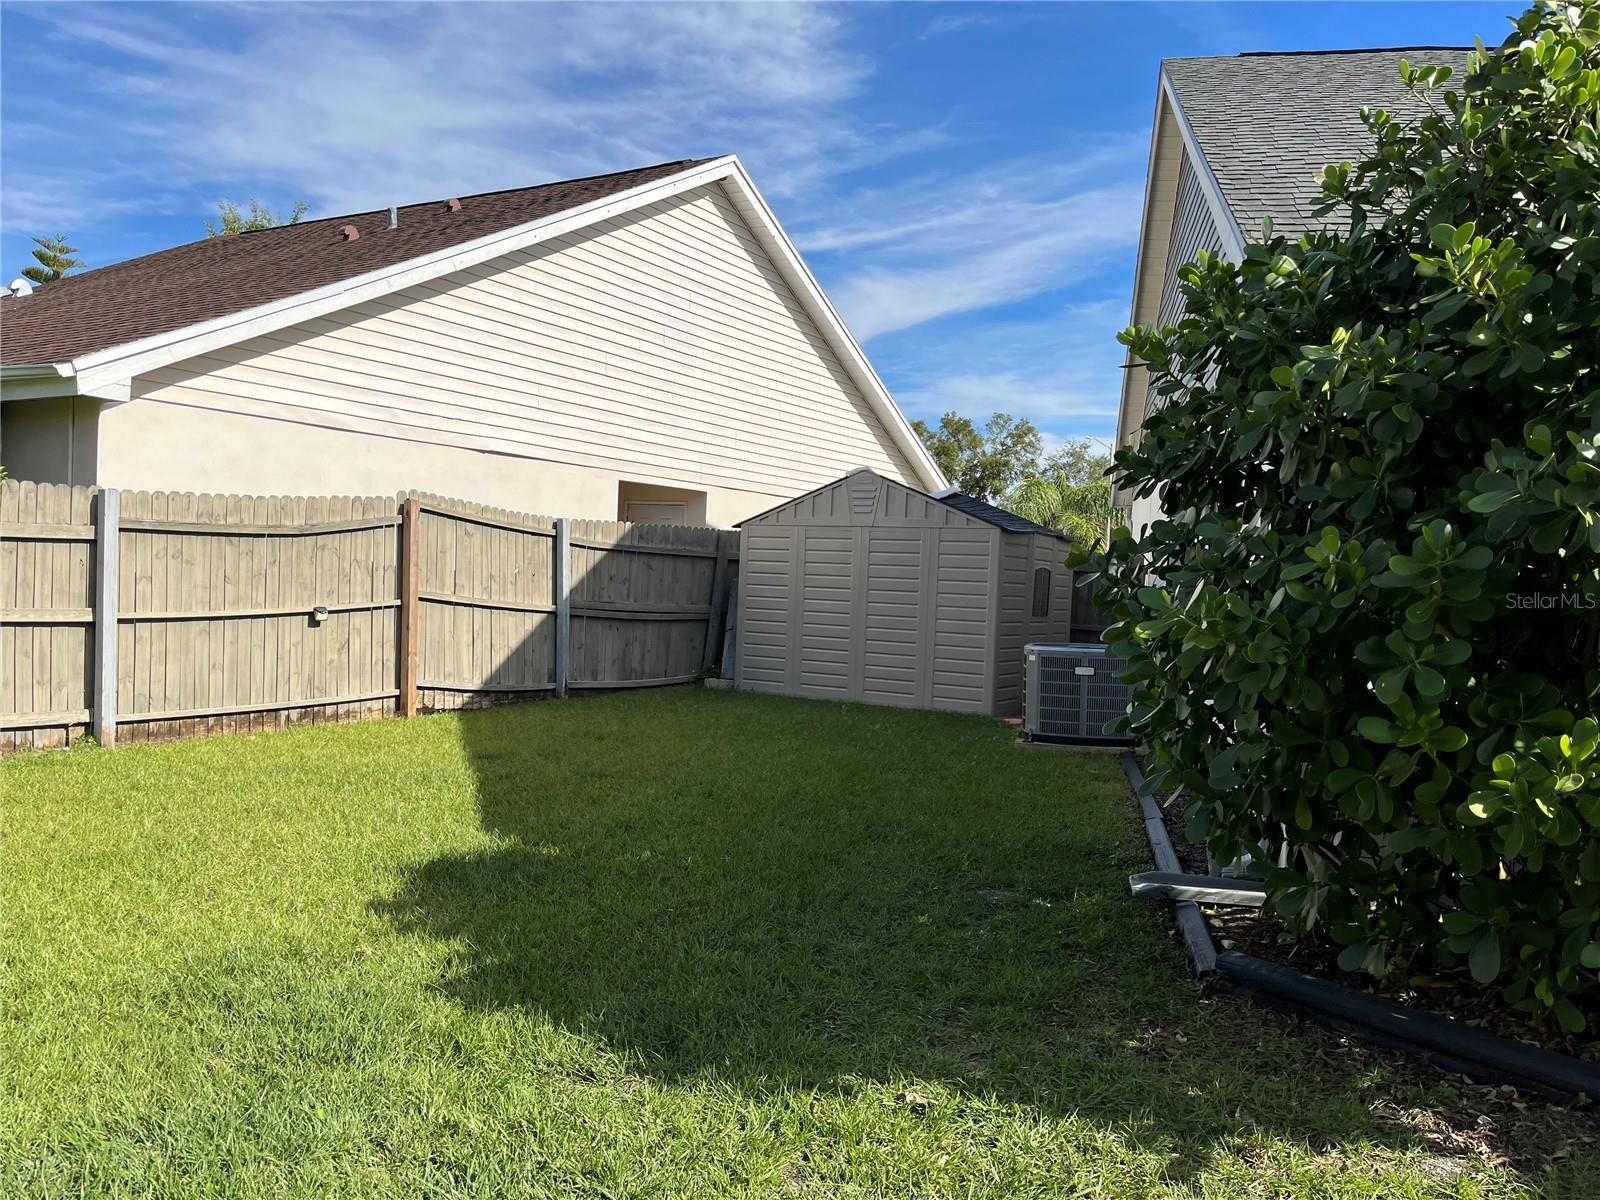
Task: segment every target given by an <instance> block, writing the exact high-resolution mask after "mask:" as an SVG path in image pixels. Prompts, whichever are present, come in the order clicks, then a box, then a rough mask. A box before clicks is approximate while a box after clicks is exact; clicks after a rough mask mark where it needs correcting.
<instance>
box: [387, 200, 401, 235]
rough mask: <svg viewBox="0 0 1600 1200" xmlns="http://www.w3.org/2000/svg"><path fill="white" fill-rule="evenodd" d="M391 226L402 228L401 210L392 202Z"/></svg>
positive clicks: (390, 210)
mask: <svg viewBox="0 0 1600 1200" xmlns="http://www.w3.org/2000/svg"><path fill="white" fill-rule="evenodd" d="M389 228H390V229H399V228H400V210H399V209H397V208H395V206H394V205H392V204H391V205H389Z"/></svg>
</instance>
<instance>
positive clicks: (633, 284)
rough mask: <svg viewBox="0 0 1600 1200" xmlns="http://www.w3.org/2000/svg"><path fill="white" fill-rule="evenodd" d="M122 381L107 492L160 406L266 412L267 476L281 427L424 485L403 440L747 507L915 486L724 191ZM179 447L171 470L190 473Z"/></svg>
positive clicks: (191, 481)
mask: <svg viewBox="0 0 1600 1200" xmlns="http://www.w3.org/2000/svg"><path fill="white" fill-rule="evenodd" d="M378 236H381V234H380V235H378ZM133 394H134V397H135V399H134V402H133V403H132V404H130V405H128V406H125V410H124V411H125V413H126V419H123V417H122V416H121V415H120V414H119V419H118V425H119V427H120V430H119V432H120V433H125V434H126V435H127V436H126V437H120V436H119V438H118V439H117V442H118V445H119V446H120V447H121V448H120V449H118V450H117V451H116V455H117V458H118V461H117V462H114V463H110V464H107V470H106V471H105V472H103V473H104V474H106V475H107V478H108V481H109V482H112V483H117V482H119V481H118V480H117V479H116V478H114V476H115V474H116V470H117V468H118V467H119V466H120V467H125V468H127V469H128V470H130V471H131V470H133V469H135V464H137V463H139V462H141V461H144V460H145V459H147V458H148V456H150V455H155V456H157V457H158V458H159V457H162V456H163V455H164V451H163V449H162V445H161V444H160V443H157V442H155V439H148V441H150V442H152V443H155V444H144V440H143V439H141V438H140V436H139V431H140V429H141V426H142V422H141V420H139V419H138V417H137V414H138V411H139V410H140V409H141V408H148V407H149V406H155V405H162V406H183V407H184V409H185V410H187V411H194V410H209V411H212V412H227V413H231V414H244V415H245V416H248V417H252V418H268V419H269V420H268V421H261V420H257V421H254V422H252V426H253V430H254V432H253V434H252V440H253V441H255V443H256V445H255V453H254V457H253V461H255V462H257V463H259V464H260V466H259V470H260V471H261V472H262V473H263V474H265V475H269V476H270V475H271V474H272V473H273V472H274V470H275V468H278V467H283V468H289V469H293V468H295V467H296V466H297V463H296V462H295V461H293V460H294V459H295V458H297V457H298V456H299V455H300V454H302V453H303V447H299V448H296V449H293V450H291V449H289V447H291V446H292V445H294V443H293V440H292V439H290V438H287V437H285V436H283V435H281V434H280V433H279V432H278V428H277V426H278V425H279V424H283V425H303V426H311V427H314V428H317V429H323V430H342V431H347V432H353V433H357V434H368V435H378V436H381V437H383V438H387V439H394V440H393V441H390V442H389V443H388V445H389V447H390V450H389V452H388V454H387V455H386V457H387V458H389V459H391V460H392V461H393V462H394V467H395V471H396V473H397V477H396V478H395V479H393V480H391V481H387V482H389V483H392V484H393V486H395V487H402V486H416V485H417V483H418V482H419V481H418V480H417V479H415V478H411V477H408V478H404V479H401V478H398V473H399V472H400V471H402V470H403V469H404V468H405V467H406V465H407V462H408V460H409V459H410V458H411V453H410V452H409V451H407V450H406V449H405V446H404V443H412V444H418V445H431V446H444V447H450V448H455V449H463V450H469V451H488V452H491V453H493V454H495V455H503V456H511V457H512V458H514V459H520V460H540V461H545V462H556V463H560V464H565V465H570V466H580V467H586V468H592V469H595V470H597V471H602V472H609V473H611V474H612V475H613V476H614V477H621V478H627V479H632V480H638V481H641V482H647V483H659V484H663V485H667V486H678V487H689V488H696V487H698V488H703V489H705V490H707V491H708V492H710V491H712V490H716V489H721V490H731V491H737V492H740V493H744V494H746V495H748V496H750V497H752V498H753V499H752V500H751V502H750V508H757V507H760V504H759V503H758V502H757V501H758V499H759V498H766V497H775V496H788V495H794V494H795V493H796V492H797V491H801V490H804V489H807V488H812V487H816V486H817V485H819V484H821V483H824V482H825V481H827V480H829V479H833V478H837V477H838V475H839V474H840V473H841V472H842V471H845V470H848V469H849V468H851V467H853V466H858V465H866V466H869V467H872V468H873V469H874V470H877V471H879V472H880V473H882V474H884V475H886V476H888V477H891V478H895V479H906V480H910V479H914V478H915V475H914V472H913V469H912V468H911V466H910V464H909V463H908V462H907V461H906V459H905V458H904V456H903V455H902V454H901V453H900V451H899V450H898V449H897V448H896V447H895V446H894V445H893V443H892V440H891V438H890V436H889V434H888V433H887V431H886V430H885V429H884V427H883V425H882V423H881V421H880V420H879V418H878V416H877V415H876V413H875V412H874V411H873V410H872V409H871V407H870V406H869V404H868V402H867V401H866V399H865V398H864V397H863V396H862V395H861V393H860V392H859V390H858V389H857V388H856V387H855V385H854V384H853V383H852V382H851V381H850V379H849V377H848V375H847V374H846V372H845V370H844V368H843V367H842V366H841V364H840V363H839V362H838V360H837V358H836V357H835V356H834V354H833V353H832V351H831V350H830V349H829V348H828V347H827V345H826V342H825V341H824V339H823V337H822V334H821V333H820V331H819V330H818V329H817V328H816V326H815V325H814V323H813V322H812V321H811V319H810V318H809V317H808V316H807V315H806V313H805V312H804V310H803V308H802V306H801V304H800V302H799V300H798V299H797V298H796V297H795V296H794V295H793V294H792V293H791V292H790V290H789V289H788V287H787V285H786V284H784V283H783V281H782V279H781V277H780V276H779V274H778V272H777V269H776V268H775V267H774V265H773V264H772V262H771V261H770V260H769V259H768V258H767V257H766V255H765V253H764V252H763V251H762V250H761V248H760V247H759V245H758V244H757V242H756V241H755V239H754V237H753V236H752V235H751V233H750V232H749V230H748V228H747V227H746V226H745V224H744V222H743V220H742V219H741V218H740V216H739V215H738V213H737V211H736V209H735V207H734V205H733V203H732V202H731V201H730V200H729V199H728V198H727V196H726V194H725V193H724V192H723V190H722V188H721V186H720V185H719V184H710V185H707V186H705V187H703V188H698V189H695V190H694V191H691V192H687V193H684V194H683V195H681V196H678V197H674V198H671V199H668V200H664V201H661V202H659V203H656V204H654V205H650V206H647V207H646V208H643V209H641V210H638V211H636V212H634V213H630V214H627V215H626V216H623V217H618V218H614V219H611V220H607V221H603V222H599V223H597V224H596V225H594V226H591V227H589V228H587V229H585V230H582V231H580V232H575V233H572V234H568V235H565V236H562V237H559V238H556V239H552V240H551V241H549V242H546V243H544V244H542V245H540V246H538V247H535V248H532V249H528V250H523V251H518V252H516V253H513V254H508V255H505V256H503V257H501V258H498V259H495V260H493V261H491V262H489V263H485V264H482V265H479V266H475V267H471V268H468V269H466V270H463V271H460V272H458V273H456V274H453V275H448V276H444V277H442V278H440V279H437V280H434V281H431V282H428V283H424V284H419V285H416V286H414V287H411V288H407V289H405V290H403V291H400V292H397V293H394V294H393V295H390V296H387V297H383V298H381V299H377V300H372V301H368V302H366V303H363V304H359V305H356V306H353V307H352V308H349V309H345V310H343V311H341V312H339V313H336V314H330V315H327V316H322V317H317V318H314V319H311V320H308V321H306V322H304V323H303V324H300V325H297V326H294V327H291V328H289V329H285V330H281V331H279V332H277V333H272V334H267V335H263V336H260V337H257V338H254V339H251V340H249V341H246V342H242V343H239V344H237V345H234V346H230V347H226V348H223V349H220V350H217V351H214V352H212V353H210V354H206V355H202V356H199V357H196V358H192V359H188V360H185V361H183V362H180V363H175V364H172V365H170V366H167V367H163V368H161V369H158V370H155V371H152V372H150V373H149V374H147V375H144V376H141V377H139V378H138V379H137V380H136V381H135V385H134V393H133ZM274 423H277V424H274ZM107 440H108V441H109V440H110V439H107ZM280 444H281V445H282V446H284V447H285V449H284V451H283V452H282V453H281V454H280V453H279V452H278V451H277V447H278V446H279V445H280ZM165 457H167V458H168V459H175V458H177V456H174V455H171V454H170V453H167V454H165ZM191 458H192V456H183V458H182V459H179V460H178V461H170V462H168V463H167V464H166V467H167V470H168V475H167V478H168V479H169V480H171V479H172V477H173V475H176V474H184V473H185V472H187V474H188V475H189V476H193V475H197V474H199V475H203V474H204V471H205V464H204V462H203V461H201V462H193V461H190V459H191ZM275 460H283V461H281V462H280V461H275ZM461 461H462V462H463V463H470V462H471V461H472V457H471V456H469V457H466V458H463V459H462V460H461ZM463 469H465V468H463ZM537 469H538V468H537V466H530V467H529V473H530V475H531V474H533V473H535V472H536V471H537ZM425 482H426V483H427V485H428V486H429V487H432V488H434V489H435V490H439V491H453V492H457V493H460V494H468V495H473V494H475V493H474V491H473V489H472V488H471V487H470V486H465V485H464V484H463V483H456V482H452V481H451V480H449V479H445V480H427V481H425ZM466 482H467V483H470V480H468V481H466ZM180 484H181V486H195V487H218V488H221V487H224V486H225V487H227V488H228V489H229V490H235V489H237V488H240V487H243V486H249V484H248V482H247V481H237V480H232V479H230V480H222V479H215V480H213V479H208V478H188V477H185V478H183V479H179V480H174V481H173V482H170V483H169V484H168V486H178V485H180ZM281 486H282V485H281V484H274V490H280V489H281ZM518 499H519V502H521V501H523V500H524V499H525V497H519V498H518ZM523 506H524V507H526V505H525V504H524V505H523ZM748 511H749V509H747V510H746V511H745V513H743V514H740V515H748ZM607 515H609V514H607Z"/></svg>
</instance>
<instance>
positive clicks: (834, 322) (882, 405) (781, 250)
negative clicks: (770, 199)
mask: <svg viewBox="0 0 1600 1200" xmlns="http://www.w3.org/2000/svg"><path fill="white" fill-rule="evenodd" d="M732 161H733V167H734V171H733V174H732V175H731V176H730V178H729V179H728V180H727V181H726V185H725V186H728V187H731V188H732V189H733V191H734V194H735V199H736V200H743V201H744V203H743V204H741V205H740V210H741V215H743V216H744V217H745V218H746V219H747V220H748V221H749V222H750V224H751V227H752V229H753V230H754V231H755V233H756V235H757V237H758V238H759V240H760V241H761V243H762V249H764V250H766V252H767V253H768V255H770V256H771V257H772V259H773V261H774V262H775V263H776V264H777V267H778V269H779V271H780V272H782V274H783V276H784V279H785V280H786V281H787V282H788V284H789V286H790V287H792V288H793V289H794V290H795V293H796V295H798V296H799V297H800V299H801V301H802V302H803V303H804V304H805V306H806V310H807V312H808V313H809V314H810V316H811V318H812V320H814V321H816V323H817V326H818V328H819V329H821V330H822V334H823V336H824V337H826V338H827V339H828V342H829V344H830V345H831V346H832V347H833V350H834V353H836V354H837V355H838V356H839V360H840V362H841V363H842V364H843V366H844V368H845V370H846V371H847V372H849V374H850V378H851V379H852V380H853V381H854V382H855V384H856V386H857V387H859V388H860V389H861V392H862V394H863V395H864V396H865V397H866V398H867V403H868V404H870V405H871V406H872V407H873V408H874V409H875V410H876V411H877V413H878V416H879V417H880V418H881V419H882V420H883V423H884V427H885V428H886V429H887V430H888V433H889V436H890V437H892V438H894V440H895V442H896V443H897V444H898V445H899V447H900V449H901V451H902V453H904V454H905V456H906V457H907V458H908V459H909V460H910V461H911V463H912V465H913V466H915V467H917V468H918V470H919V471H920V473H921V475H922V478H921V479H920V480H919V483H920V485H921V487H922V488H923V489H924V490H928V491H931V490H935V489H938V488H942V487H945V486H947V484H948V482H949V481H948V480H946V479H945V477H944V472H943V471H941V470H940V469H939V464H938V463H936V462H934V461H933V455H931V454H929V453H928V448H927V447H926V446H924V445H923V444H922V439H921V438H919V437H918V436H917V432H916V430H914V429H912V428H911V423H910V422H909V421H907V420H906V417H905V414H904V413H903V412H901V411H900V406H899V405H898V404H896V403H895V402H894V397H893V396H891V395H890V394H889V389H888V388H886V387H884V385H883V380H881V379H880V378H878V373H877V371H875V370H873V367H872V363H871V362H870V361H868V359H867V356H866V354H864V353H863V352H862V350H861V346H860V344H859V343H858V342H857V341H856V339H855V337H854V336H853V335H852V334H851V333H850V330H849V328H848V327H847V326H846V325H845V323H844V318H842V317H841V316H840V315H839V312H838V310H837V309H835V308H834V307H833V302H832V301H830V300H829V299H828V297H827V295H826V294H825V293H824V292H823V290H822V288H821V286H820V285H819V284H818V283H817V280H816V277H815V276H813V275H812V274H811V269H810V268H809V267H807V266H806V264H805V260H804V259H803V258H801V257H800V252H799V251H798V250H797V249H795V245H794V243H793V242H792V241H790V240H789V235H788V234H787V233H785V232H784V230H783V226H782V225H780V224H778V218H777V216H776V215H774V213H773V211H772V208H771V206H770V205H768V204H767V201H766V198H765V197H764V196H762V194H761V191H760V189H759V188H757V187H756V185H755V181H754V180H752V179H751V178H750V175H749V172H747V171H746V170H745V169H744V164H743V163H741V162H740V161H739V159H738V156H737V155H735V156H733V158H732Z"/></svg>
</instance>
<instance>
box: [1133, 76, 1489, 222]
mask: <svg viewBox="0 0 1600 1200" xmlns="http://www.w3.org/2000/svg"><path fill="white" fill-rule="evenodd" d="M1467 54H1468V51H1467V50H1465V49H1452V48H1448V47H1437V46H1424V47H1404V48H1395V49H1387V50H1335V51H1322V52H1309V53H1308V52H1300V53H1283V54H1241V55H1237V56H1235V57H1231V58H1169V59H1167V60H1166V61H1165V62H1164V63H1163V64H1162V66H1163V68H1164V69H1165V71H1166V73H1167V77H1168V78H1169V79H1170V80H1171V81H1172V88H1173V91H1174V92H1175V93H1176V95H1177V98H1178V103H1179V105H1180V106H1181V107H1182V109H1183V113H1184V116H1185V117H1187V118H1188V121H1189V124H1190V127H1191V128H1192V129H1193V130H1194V134H1195V138H1196V140H1198V142H1199V143H1200V148H1201V150H1202V151H1203V152H1204V153H1205V157H1206V162H1207V163H1208V164H1209V165H1210V167H1211V170H1212V173H1213V174H1215V175H1216V177H1217V184H1218V186H1219V187H1220V188H1221V189H1222V195H1223V198H1224V199H1225V200H1226V201H1227V202H1228V207H1229V208H1230V209H1231V210H1232V211H1233V217H1234V220H1235V221H1236V222H1238V225H1239V228H1240V230H1241V231H1242V232H1243V233H1244V235H1245V237H1246V238H1247V239H1248V238H1251V237H1253V236H1255V235H1257V234H1258V233H1259V232H1260V225H1261V217H1262V216H1263V215H1270V216H1271V217H1272V222H1273V225H1274V227H1275V229H1276V230H1277V232H1280V233H1284V234H1287V235H1288V236H1290V237H1297V236H1299V235H1300V234H1302V233H1305V232H1306V231H1307V230H1310V229H1314V228H1317V227H1318V226H1320V225H1321V223H1322V221H1321V220H1320V219H1319V218H1317V217H1316V216H1315V215H1314V213H1315V209H1316V205H1317V202H1318V200H1319V199H1320V197H1321V190H1320V188H1319V187H1318V185H1317V175H1318V173H1319V172H1320V171H1321V170H1322V168H1323V167H1324V166H1325V165H1327V164H1328V163H1330V162H1344V161H1346V160H1349V161H1354V160H1356V159H1358V158H1360V157H1361V156H1362V154H1363V153H1364V151H1365V150H1366V149H1367V148H1368V147H1369V146H1370V145H1371V140H1372V135H1371V133H1369V132H1368V130H1367V127H1366V126H1365V125H1363V124H1362V123H1361V109H1362V107H1363V106H1366V107H1372V108H1386V109H1388V110H1389V111H1390V112H1394V113H1396V114H1403V115H1409V116H1416V115H1420V114H1421V113H1422V112H1424V111H1425V110H1424V109H1423V107H1422V105H1421V104H1419V103H1418V102H1417V101H1416V100H1415V99H1413V98H1412V97H1411V96H1410V95H1409V93H1407V91H1406V88H1405V85H1404V84H1403V83H1401V82H1400V60H1401V59H1402V58H1403V59H1406V60H1407V61H1409V62H1410V63H1411V64H1412V65H1413V66H1425V65H1442V66H1449V67H1453V68H1455V76H1454V79H1453V80H1452V81H1451V82H1452V85H1454V84H1456V83H1457V82H1458V81H1459V80H1460V79H1461V77H1462V76H1463V74H1464V73H1465V69H1466V62H1467Z"/></svg>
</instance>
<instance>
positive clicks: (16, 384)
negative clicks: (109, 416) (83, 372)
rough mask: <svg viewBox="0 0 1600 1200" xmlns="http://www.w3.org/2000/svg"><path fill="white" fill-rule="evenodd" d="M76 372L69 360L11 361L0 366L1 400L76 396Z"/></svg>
mask: <svg viewBox="0 0 1600 1200" xmlns="http://www.w3.org/2000/svg"><path fill="white" fill-rule="evenodd" d="M77 374H78V373H77V371H76V370H75V369H74V367H73V364H72V363H70V362H58V363H8V364H6V365H5V366H0V399H5V400H42V399H47V398H49V397H53V396H76V395H79V394H80V393H79V392H78V386H77Z"/></svg>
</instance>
